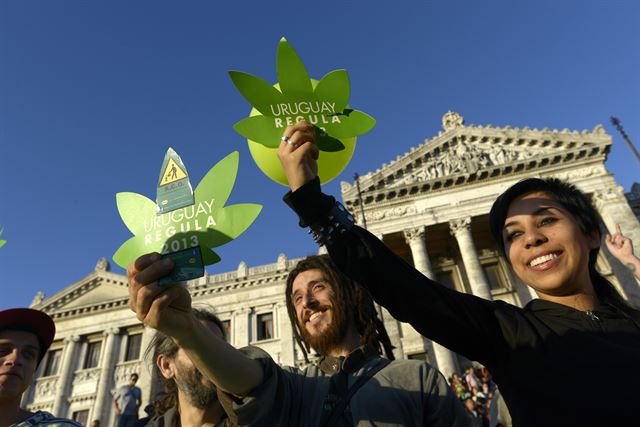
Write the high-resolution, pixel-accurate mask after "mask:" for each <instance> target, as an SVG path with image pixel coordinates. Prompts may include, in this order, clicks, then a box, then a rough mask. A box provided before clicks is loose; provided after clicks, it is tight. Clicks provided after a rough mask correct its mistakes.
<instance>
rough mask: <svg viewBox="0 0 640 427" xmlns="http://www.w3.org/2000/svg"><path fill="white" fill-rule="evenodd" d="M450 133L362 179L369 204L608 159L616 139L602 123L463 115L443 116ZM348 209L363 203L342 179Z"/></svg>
mask: <svg viewBox="0 0 640 427" xmlns="http://www.w3.org/2000/svg"><path fill="white" fill-rule="evenodd" d="M443 126H444V128H445V129H446V130H445V131H442V132H440V133H439V134H438V135H437V136H435V137H434V138H431V139H430V140H427V141H425V142H424V143H423V144H421V145H420V146H418V147H414V148H412V149H411V151H410V152H407V153H405V154H404V155H403V156H398V157H397V158H396V160H395V161H392V162H391V163H389V164H383V165H382V167H381V168H380V169H378V170H376V171H375V172H370V173H368V174H366V175H364V176H361V177H360V178H359V180H360V187H361V190H362V197H363V201H364V202H363V203H364V204H365V205H373V204H377V203H380V202H382V201H386V200H393V199H398V198H402V197H410V196H413V195H416V194H420V193H424V192H433V191H439V190H446V189H449V188H452V187H455V186H459V185H465V184H472V183H476V182H484V181H485V180H488V179H493V178H496V177H500V176H506V175H514V174H519V173H526V172H527V171H533V170H535V171H538V170H540V169H550V168H557V167H558V166H562V165H563V164H572V165H575V163H576V161H584V162H585V163H586V162H590V161H593V160H598V161H601V162H602V163H604V160H605V157H606V154H607V153H608V150H609V148H610V145H611V137H610V136H609V135H608V134H607V133H606V132H605V130H604V128H603V127H602V126H601V125H597V126H596V127H595V128H594V129H593V131H587V130H584V131H582V132H578V131H575V130H574V131H569V130H568V129H563V130H562V131H558V130H557V129H554V130H549V129H547V128H545V129H542V130H538V129H529V128H528V127H525V128H522V129H518V128H511V127H510V126H505V127H493V126H491V125H488V126H485V127H483V126H475V125H464V119H463V118H462V117H461V116H459V115H457V113H451V112H449V113H447V114H446V115H445V116H444V117H443ZM341 191H342V198H343V201H344V202H345V205H346V206H347V207H354V206H358V205H359V200H358V195H357V190H356V188H355V185H351V184H349V183H346V182H342V183H341Z"/></svg>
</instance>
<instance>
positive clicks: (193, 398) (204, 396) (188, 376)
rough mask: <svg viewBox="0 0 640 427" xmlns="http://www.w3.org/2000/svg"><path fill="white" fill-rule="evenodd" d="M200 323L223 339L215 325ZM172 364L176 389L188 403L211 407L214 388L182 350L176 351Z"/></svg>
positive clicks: (215, 393)
mask: <svg viewBox="0 0 640 427" xmlns="http://www.w3.org/2000/svg"><path fill="white" fill-rule="evenodd" d="M200 322H201V323H202V324H203V325H205V326H207V327H208V328H209V329H210V330H211V331H212V332H213V333H214V334H215V335H216V336H218V337H219V338H220V339H224V335H223V333H222V331H221V330H220V328H219V327H218V326H217V325H216V324H215V323H213V322H208V321H205V320H201V321H200ZM174 363H175V376H174V377H173V379H174V380H175V382H176V385H177V386H178V389H179V390H180V391H181V392H182V393H183V394H184V395H185V397H186V398H187V399H188V400H189V403H190V404H191V405H193V406H195V407H196V408H200V409H206V408H209V407H211V405H212V404H213V403H215V402H216V400H217V399H218V394H217V391H216V386H215V385H214V384H213V383H212V382H211V381H210V380H209V379H207V377H205V376H204V375H202V373H201V372H200V371H199V370H198V369H197V368H196V367H195V365H194V364H193V362H192V361H191V359H189V356H187V354H186V353H185V352H184V351H183V350H182V349H178V352H177V353H176V357H175V359H174Z"/></svg>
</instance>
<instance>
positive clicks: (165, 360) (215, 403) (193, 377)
mask: <svg viewBox="0 0 640 427" xmlns="http://www.w3.org/2000/svg"><path fill="white" fill-rule="evenodd" d="M193 315H194V316H195V318H196V319H198V320H199V321H200V323H201V324H202V325H203V326H204V327H206V328H208V329H209V330H210V331H211V332H212V333H213V334H214V335H215V336H217V337H218V338H220V339H223V340H226V337H225V334H224V328H223V327H222V322H221V321H220V319H218V317H217V316H216V315H215V314H213V313H211V312H210V311H207V310H202V309H193ZM145 359H146V360H149V359H151V360H152V366H153V370H154V371H155V374H156V377H157V378H159V379H160V381H161V382H162V385H163V386H164V389H165V391H166V394H165V396H164V397H163V398H162V399H160V400H158V401H156V402H155V403H154V409H155V416H154V417H153V418H152V419H151V421H149V423H148V424H146V425H147V427H179V426H215V427H223V426H228V425H229V419H228V418H227V414H226V413H225V412H224V409H223V408H222V405H221V404H220V401H219V400H218V396H217V390H216V386H215V385H214V384H213V383H212V382H211V381H209V380H208V379H207V378H205V377H203V375H202V374H201V373H200V371H198V369H197V368H196V367H195V366H194V364H193V362H192V361H191V359H189V357H188V356H187V355H186V353H185V352H184V350H183V349H181V348H180V347H178V345H177V344H176V343H175V342H174V341H173V340H172V339H171V338H170V337H168V336H167V335H165V334H163V333H162V332H156V335H155V336H154V337H153V340H152V341H151V343H150V344H149V346H148V347H147V349H146V351H145Z"/></svg>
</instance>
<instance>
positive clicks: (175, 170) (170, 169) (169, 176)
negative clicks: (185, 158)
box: [160, 159, 187, 186]
mask: <svg viewBox="0 0 640 427" xmlns="http://www.w3.org/2000/svg"><path fill="white" fill-rule="evenodd" d="M186 177H187V174H186V172H185V171H183V170H182V168H180V166H178V164H177V163H176V162H174V161H173V159H169V163H167V167H166V169H165V170H164V173H163V174H162V180H160V185H161V186H162V185H167V184H171V183H172V182H176V181H179V180H181V179H183V178H186Z"/></svg>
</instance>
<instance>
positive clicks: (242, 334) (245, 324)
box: [233, 308, 251, 348]
mask: <svg viewBox="0 0 640 427" xmlns="http://www.w3.org/2000/svg"><path fill="white" fill-rule="evenodd" d="M250 313H251V309H249V308H241V309H240V310H237V311H236V312H235V313H234V314H233V316H234V324H235V326H234V327H233V334H234V341H233V342H234V346H235V347H236V348H242V347H246V346H247V345H249V332H250V325H249V314H250Z"/></svg>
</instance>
